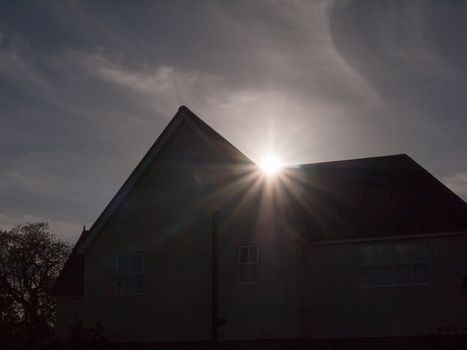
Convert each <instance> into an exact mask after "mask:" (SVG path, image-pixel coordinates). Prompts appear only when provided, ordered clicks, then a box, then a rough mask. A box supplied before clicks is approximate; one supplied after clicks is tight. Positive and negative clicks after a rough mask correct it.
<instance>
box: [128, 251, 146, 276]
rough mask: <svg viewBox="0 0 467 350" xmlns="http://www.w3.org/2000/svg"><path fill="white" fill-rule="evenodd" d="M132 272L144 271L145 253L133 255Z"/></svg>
mask: <svg viewBox="0 0 467 350" xmlns="http://www.w3.org/2000/svg"><path fill="white" fill-rule="evenodd" d="M130 265H131V273H143V254H141V253H136V254H132V255H131V264H130Z"/></svg>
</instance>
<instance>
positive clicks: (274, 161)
mask: <svg viewBox="0 0 467 350" xmlns="http://www.w3.org/2000/svg"><path fill="white" fill-rule="evenodd" d="M259 167H260V168H261V170H262V171H263V172H265V173H266V174H268V175H274V174H276V173H278V172H279V171H280V170H281V168H282V163H281V161H280V160H279V159H278V158H277V157H275V156H272V155H271V156H267V157H266V158H264V159H263V160H262V161H261V163H260V164H259Z"/></svg>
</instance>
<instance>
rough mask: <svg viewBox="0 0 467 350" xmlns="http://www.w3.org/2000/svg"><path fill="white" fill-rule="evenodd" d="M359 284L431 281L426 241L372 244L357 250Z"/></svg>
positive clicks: (401, 283)
mask: <svg viewBox="0 0 467 350" xmlns="http://www.w3.org/2000/svg"><path fill="white" fill-rule="evenodd" d="M358 252H359V262H360V275H361V285H362V286H364V287H381V286H406V285H419V284H427V283H429V282H430V277H429V271H428V270H429V264H428V254H427V244H426V242H425V241H423V240H420V241H412V242H397V243H372V244H361V245H359V247H358Z"/></svg>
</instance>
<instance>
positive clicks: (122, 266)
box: [117, 254, 130, 275]
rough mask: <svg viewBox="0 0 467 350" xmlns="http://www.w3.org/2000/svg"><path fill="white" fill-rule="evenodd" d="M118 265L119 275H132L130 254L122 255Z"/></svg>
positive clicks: (119, 257)
mask: <svg viewBox="0 0 467 350" xmlns="http://www.w3.org/2000/svg"><path fill="white" fill-rule="evenodd" d="M117 264H118V266H117V273H118V274H119V275H127V274H129V273H130V256H129V255H128V254H120V255H119V256H118V263H117Z"/></svg>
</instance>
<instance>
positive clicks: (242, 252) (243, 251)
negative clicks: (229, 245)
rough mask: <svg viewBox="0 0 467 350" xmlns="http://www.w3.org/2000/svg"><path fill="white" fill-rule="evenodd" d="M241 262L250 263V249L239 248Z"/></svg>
mask: <svg viewBox="0 0 467 350" xmlns="http://www.w3.org/2000/svg"><path fill="white" fill-rule="evenodd" d="M238 250H239V254H238V256H239V262H240V263H247V262H248V247H239V248H238Z"/></svg>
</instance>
